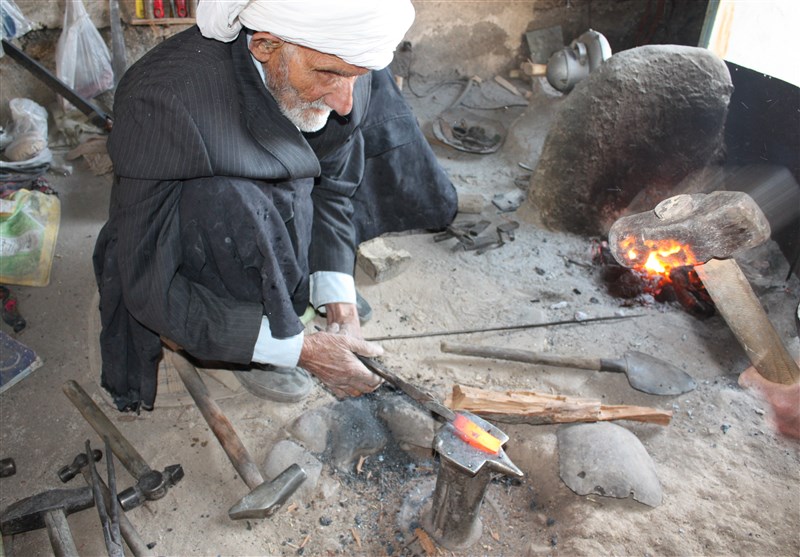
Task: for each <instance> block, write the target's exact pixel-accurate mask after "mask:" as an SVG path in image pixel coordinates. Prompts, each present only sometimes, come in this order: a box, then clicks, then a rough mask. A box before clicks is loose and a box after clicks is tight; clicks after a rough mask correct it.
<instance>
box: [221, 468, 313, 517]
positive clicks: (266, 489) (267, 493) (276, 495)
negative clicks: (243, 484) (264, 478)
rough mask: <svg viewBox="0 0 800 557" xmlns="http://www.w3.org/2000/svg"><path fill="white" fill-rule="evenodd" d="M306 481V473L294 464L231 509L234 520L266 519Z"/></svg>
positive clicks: (229, 514)
mask: <svg viewBox="0 0 800 557" xmlns="http://www.w3.org/2000/svg"><path fill="white" fill-rule="evenodd" d="M305 480H306V472H305V470H303V469H302V468H301V467H300V466H299V465H298V464H292V465H291V466H289V467H288V468H287V469H286V470H284V471H283V472H281V473H280V474H278V476H277V477H276V478H275V479H274V480H272V481H271V482H264V483H262V484H261V485H259V486H258V487H256V488H255V489H254V490H253V491H251V492H250V493H248V494H247V495H245V496H244V497H242V498H241V500H240V501H239V502H238V503H236V504H235V505H234V506H232V507H231V508H230V510H229V511H228V516H229V517H230V518H231V519H232V520H241V519H243V518H266V517H268V516H270V515H271V514H273V513H274V512H275V511H277V510H278V509H279V508H280V507H281V505H283V504H284V503H285V502H286V500H287V499H289V497H291V496H292V493H294V492H295V491H297V488H298V487H300V484H302V483H303V482H304V481H305Z"/></svg>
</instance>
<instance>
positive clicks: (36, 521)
mask: <svg viewBox="0 0 800 557" xmlns="http://www.w3.org/2000/svg"><path fill="white" fill-rule="evenodd" d="M93 505H94V496H93V495H92V490H91V488H90V487H82V488H78V489H51V490H49V491H44V492H42V493H38V494H36V495H33V496H31V497H26V498H25V499H21V500H19V501H17V502H16V503H12V504H11V505H9V506H8V507H7V508H6V509H5V510H4V511H3V512H2V513H0V531H2V532H3V535H4V536H13V535H14V534H20V533H22V532H29V531H31V530H38V529H40V528H47V534H48V536H49V537H50V544H51V545H52V547H53V553H54V554H55V555H57V556H62V555H64V556H75V557H77V555H78V549H77V548H76V547H75V542H74V541H73V540H72V532H71V531H70V529H69V523H68V522H67V516H68V515H70V514H72V513H76V512H78V511H82V510H85V509H88V508H91V507H92V506H93Z"/></svg>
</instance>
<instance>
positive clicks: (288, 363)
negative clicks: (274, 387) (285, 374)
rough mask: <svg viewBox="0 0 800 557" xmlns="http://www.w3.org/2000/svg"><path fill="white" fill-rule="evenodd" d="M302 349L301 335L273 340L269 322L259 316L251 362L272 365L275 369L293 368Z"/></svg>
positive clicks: (263, 316) (264, 317)
mask: <svg viewBox="0 0 800 557" xmlns="http://www.w3.org/2000/svg"><path fill="white" fill-rule="evenodd" d="M302 349H303V333H302V332H301V333H300V334H297V335H295V336H293V337H289V338H273V336H272V330H271V329H270V328H269V320H268V319H267V317H266V316H265V315H262V316H261V328H260V329H259V331H258V338H257V339H256V347H255V349H254V350H253V361H254V362H257V363H259V364H272V365H274V366H276V367H295V366H296V365H297V361H298V360H299V359H300V351H301V350H302Z"/></svg>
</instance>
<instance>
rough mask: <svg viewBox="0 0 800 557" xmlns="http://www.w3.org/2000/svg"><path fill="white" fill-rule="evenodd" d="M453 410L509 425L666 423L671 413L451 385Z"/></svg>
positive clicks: (579, 399) (449, 400)
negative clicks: (624, 421) (605, 422)
mask: <svg viewBox="0 0 800 557" xmlns="http://www.w3.org/2000/svg"><path fill="white" fill-rule="evenodd" d="M445 404H446V405H447V406H448V407H450V408H451V409H453V410H466V411H468V412H472V413H473V414H477V415H478V416H481V417H482V418H485V419H488V420H494V421H497V422H504V423H511V424H532V425H543V424H563V423H573V422H601V421H610V420H633V421H637V422H645V423H652V424H658V425H669V422H670V420H671V419H672V412H670V411H667V410H659V409H657V408H650V407H647V406H629V405H607V404H602V403H601V402H600V401H599V400H591V399H585V398H574V397H567V396H564V395H549V394H545V393H537V392H534V391H487V390H483V389H476V388H474V387H467V386H465V385H453V392H452V394H451V395H450V396H449V397H448V398H447V400H446V401H445Z"/></svg>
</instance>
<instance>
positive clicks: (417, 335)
mask: <svg viewBox="0 0 800 557" xmlns="http://www.w3.org/2000/svg"><path fill="white" fill-rule="evenodd" d="M636 317H644V314H643V313H639V314H635V315H606V316H603V317H589V318H588V319H564V320H562V321H549V322H545V323H526V324H524V325H506V326H500V327H484V328H482V329H462V330H460V331H436V332H432V333H411V334H407V335H396V336H382V337H370V338H366V339H364V340H368V341H372V342H376V341H379V340H403V339H408V338H427V337H442V336H448V335H468V334H472V333H490V332H494V331H513V330H515V329H535V328H537V327H555V326H556V325H573V324H576V323H593V322H596V321H614V320H617V319H634V318H636Z"/></svg>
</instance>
